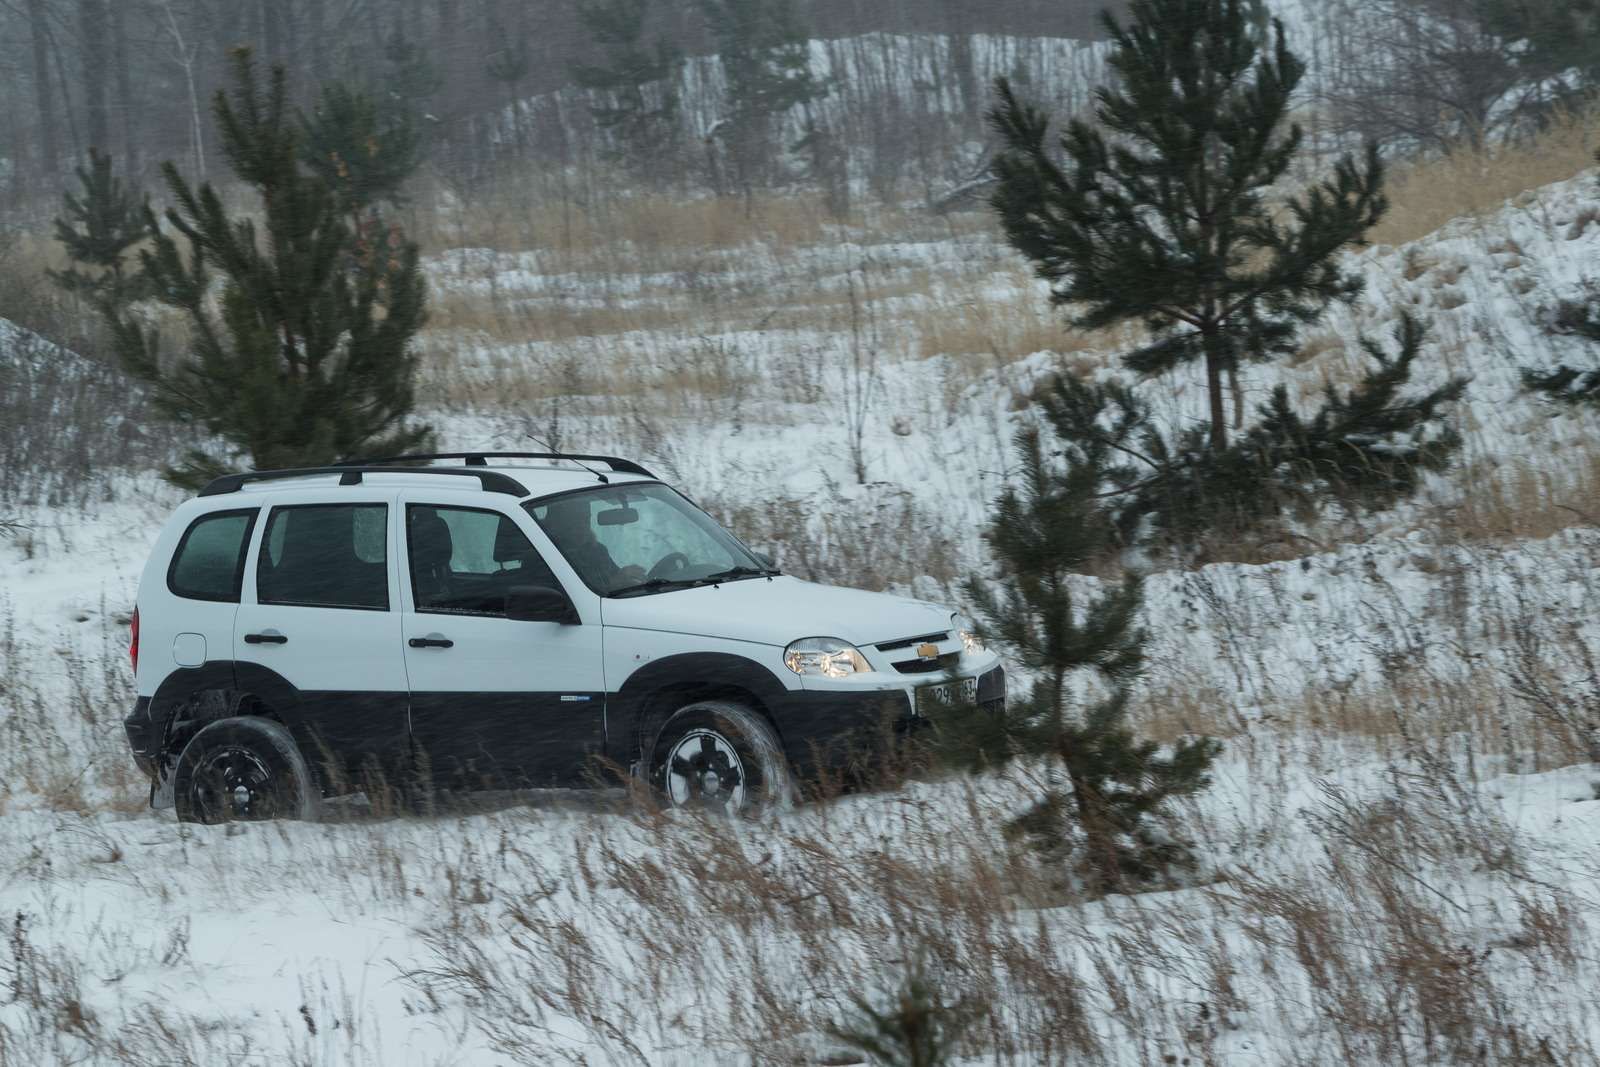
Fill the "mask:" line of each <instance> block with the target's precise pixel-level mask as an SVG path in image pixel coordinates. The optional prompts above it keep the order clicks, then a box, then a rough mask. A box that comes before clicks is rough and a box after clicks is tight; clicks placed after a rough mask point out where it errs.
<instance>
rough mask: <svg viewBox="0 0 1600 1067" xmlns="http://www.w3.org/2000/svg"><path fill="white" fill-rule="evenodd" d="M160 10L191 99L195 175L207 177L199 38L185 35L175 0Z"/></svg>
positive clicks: (163, 1) (163, 2)
mask: <svg viewBox="0 0 1600 1067" xmlns="http://www.w3.org/2000/svg"><path fill="white" fill-rule="evenodd" d="M161 11H162V14H163V15H164V16H165V19H166V27H165V28H166V31H167V36H168V39H169V41H170V44H171V48H172V51H171V56H172V61H173V62H174V63H176V64H177V65H178V66H179V67H181V68H182V69H183V82H184V87H185V88H186V89H187V90H188V99H189V122H188V126H189V151H190V158H191V159H193V161H194V173H195V177H196V178H198V179H199V180H200V181H202V182H203V181H205V180H206V144H205V123H204V120H203V117H202V115H201V109H200V89H199V86H198V85H197V84H196V77H195V68H196V61H197V60H198V58H199V54H200V44H199V42H198V41H194V40H191V39H189V38H186V37H184V35H183V29H182V28H181V27H180V26H179V25H178V16H177V15H175V14H174V13H173V11H172V0H161Z"/></svg>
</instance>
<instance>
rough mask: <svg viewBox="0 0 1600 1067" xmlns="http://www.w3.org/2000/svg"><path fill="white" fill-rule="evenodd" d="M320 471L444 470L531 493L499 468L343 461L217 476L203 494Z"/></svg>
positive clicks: (495, 489) (491, 488)
mask: <svg viewBox="0 0 1600 1067" xmlns="http://www.w3.org/2000/svg"><path fill="white" fill-rule="evenodd" d="M317 474H337V475H339V484H340V485H360V484H361V479H362V477H363V476H365V475H368V474H442V475H445V476H446V477H461V478H476V479H478V484H479V485H481V486H482V487H483V491H484V492H486V493H505V494H506V495H508V496H519V497H520V496H527V495H528V490H527V489H526V488H524V487H523V484H522V483H521V482H519V481H517V480H516V479H515V478H512V477H510V476H509V475H505V474H501V473H500V472H499V471H484V470H466V469H463V468H460V467H395V466H389V465H383V464H371V463H363V464H361V465H360V466H354V465H350V464H340V465H338V466H334V467H291V468H288V469H286V470H276V471H246V472H244V473H243V474H224V475H223V476H222V477H220V478H215V479H213V480H212V481H211V482H210V483H209V484H208V485H207V486H206V487H205V488H204V489H202V490H200V495H201V496H221V495H222V494H224V493H237V492H238V491H239V490H240V489H242V488H243V487H244V486H246V485H248V484H249V483H251V482H274V481H278V480H279V479H281V478H306V477H310V476H312V475H317Z"/></svg>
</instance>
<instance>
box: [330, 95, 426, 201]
mask: <svg viewBox="0 0 1600 1067" xmlns="http://www.w3.org/2000/svg"><path fill="white" fill-rule="evenodd" d="M385 110H387V114H386V113H385ZM300 156H301V160H302V162H303V163H304V164H305V166H306V169H308V170H309V171H311V173H312V174H313V175H315V176H316V177H317V178H319V179H321V181H322V182H323V183H324V184H325V185H326V186H327V187H328V188H330V189H332V190H334V191H335V194H336V195H337V196H338V198H339V203H340V207H341V209H342V210H343V211H344V213H345V214H346V215H347V216H348V217H349V218H350V220H351V224H352V225H353V226H355V227H357V228H363V224H364V219H365V217H366V216H367V215H368V214H369V213H370V212H372V211H373V210H374V209H375V208H376V207H377V205H378V204H379V203H382V202H385V201H387V202H388V203H391V204H393V203H398V202H399V200H400V189H401V187H402V186H404V185H405V183H406V181H407V179H409V178H410V177H411V175H412V174H414V173H415V172H416V169H417V165H418V163H420V162H421V141H420V139H419V138H418V136H417V130H416V127H415V125H414V124H413V122H412V119H411V117H410V115H408V114H407V113H406V112H405V111H404V110H399V109H383V108H380V106H379V104H378V102H377V100H376V99H374V98H373V96H372V95H371V94H369V93H367V92H364V91H362V90H361V89H358V88H356V87H354V86H351V85H348V84H346V83H344V82H331V83H329V84H327V85H324V86H323V87H322V92H321V93H320V94H319V96H318V98H317V103H316V107H315V108H314V109H313V110H312V112H311V113H310V114H309V115H304V114H302V115H301V116H300Z"/></svg>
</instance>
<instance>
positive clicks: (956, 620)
mask: <svg viewBox="0 0 1600 1067" xmlns="http://www.w3.org/2000/svg"><path fill="white" fill-rule="evenodd" d="M950 627H951V629H953V630H955V632H956V633H957V634H959V635H960V636H961V644H962V646H963V647H965V648H966V650H967V655H969V656H970V655H972V654H974V653H976V652H983V651H985V650H986V649H987V647H988V646H986V645H985V644H984V643H983V638H981V637H979V636H978V628H977V627H976V626H974V625H973V624H972V620H971V619H969V618H967V617H966V616H965V615H961V614H956V615H952V616H950Z"/></svg>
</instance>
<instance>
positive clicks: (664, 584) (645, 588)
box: [606, 578, 705, 597]
mask: <svg viewBox="0 0 1600 1067" xmlns="http://www.w3.org/2000/svg"><path fill="white" fill-rule="evenodd" d="M704 581H705V579H704V578H650V579H647V580H645V581H642V582H639V583H638V584H636V585H625V586H623V587H622V588H621V589H613V590H611V592H609V593H607V594H606V596H611V597H618V596H633V595H634V594H636V593H657V592H661V591H662V590H665V589H687V588H689V587H690V586H695V585H699V584H701V583H702V582H704Z"/></svg>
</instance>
